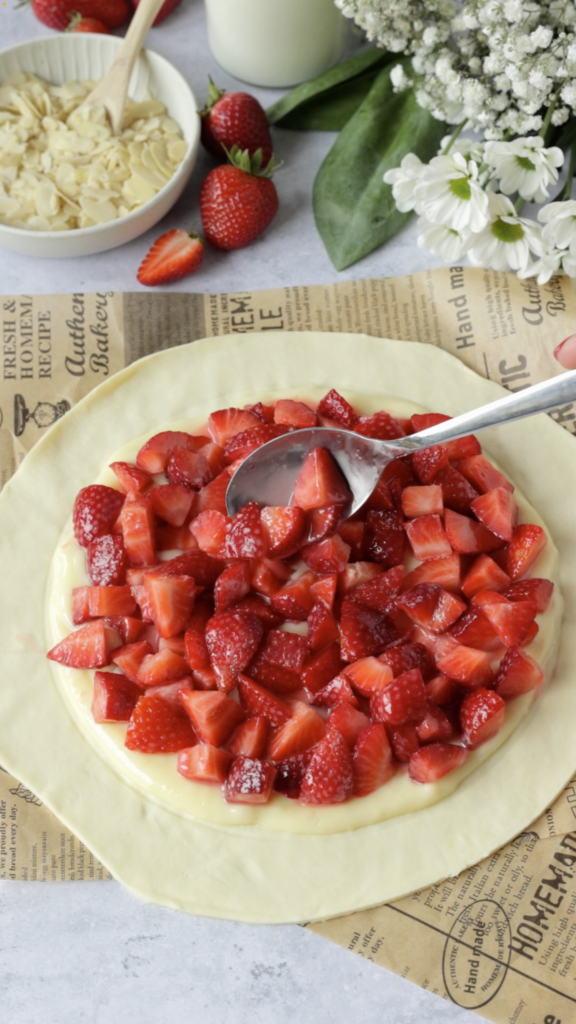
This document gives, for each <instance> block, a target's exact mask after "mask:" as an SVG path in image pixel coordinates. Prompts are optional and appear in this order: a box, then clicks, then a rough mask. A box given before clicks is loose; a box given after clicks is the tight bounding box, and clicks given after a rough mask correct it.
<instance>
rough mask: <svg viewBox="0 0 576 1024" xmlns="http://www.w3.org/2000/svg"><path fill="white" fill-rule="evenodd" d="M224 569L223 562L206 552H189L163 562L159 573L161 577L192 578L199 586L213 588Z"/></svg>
mask: <svg viewBox="0 0 576 1024" xmlns="http://www.w3.org/2000/svg"><path fill="white" fill-rule="evenodd" d="M223 568H224V563H223V562H220V561H219V560H218V559H216V558H211V557H210V555H207V554H205V553H204V551H187V552H185V554H183V555H178V556H177V557H176V558H171V559H169V561H167V562H161V563H160V566H159V569H158V571H159V573H160V575H161V576H192V578H193V579H194V580H195V582H196V584H197V586H199V587H213V586H214V584H215V582H216V580H217V579H218V577H219V575H220V573H221V572H222V570H223ZM154 571H155V570H154Z"/></svg>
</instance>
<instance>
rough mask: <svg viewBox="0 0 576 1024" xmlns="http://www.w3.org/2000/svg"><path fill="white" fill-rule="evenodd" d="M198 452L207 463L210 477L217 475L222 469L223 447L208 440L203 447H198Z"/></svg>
mask: <svg viewBox="0 0 576 1024" xmlns="http://www.w3.org/2000/svg"><path fill="white" fill-rule="evenodd" d="M198 454H199V455H201V456H202V458H203V459H205V460H206V462H207V463H208V468H209V470H210V479H211V480H213V479H214V477H216V476H218V475H219V474H220V473H221V472H222V470H223V469H224V466H225V461H224V449H223V448H221V447H220V445H219V444H214V442H213V441H209V442H208V444H205V445H204V447H203V448H201V449H200V451H199V452H198Z"/></svg>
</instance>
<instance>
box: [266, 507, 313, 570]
mask: <svg viewBox="0 0 576 1024" xmlns="http://www.w3.org/2000/svg"><path fill="white" fill-rule="evenodd" d="M261 524H262V529H263V530H264V534H265V537H266V541H267V546H268V551H267V554H268V555H269V557H270V558H288V557H289V556H290V555H293V554H295V552H296V551H298V549H299V547H300V544H301V542H302V540H303V538H304V532H305V530H306V525H307V520H306V513H305V512H304V510H303V509H301V508H295V507H292V506H290V505H287V506H277V507H272V506H268V507H267V508H263V509H262V514H261Z"/></svg>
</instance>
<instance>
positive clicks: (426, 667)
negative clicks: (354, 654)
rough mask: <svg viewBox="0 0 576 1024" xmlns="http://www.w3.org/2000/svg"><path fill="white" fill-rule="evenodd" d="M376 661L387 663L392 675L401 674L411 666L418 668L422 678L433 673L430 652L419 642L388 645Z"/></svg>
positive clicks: (427, 677)
mask: <svg viewBox="0 0 576 1024" xmlns="http://www.w3.org/2000/svg"><path fill="white" fill-rule="evenodd" d="M378 661H381V662H383V663H384V664H385V665H389V666H390V668H391V669H392V674H393V675H394V676H401V675H402V674H403V673H404V672H408V671H409V670H410V669H411V668H419V669H420V672H421V673H422V678H423V679H425V680H426V679H430V678H431V676H433V675H434V671H435V669H434V661H433V659H432V658H431V656H430V652H429V651H428V649H427V648H426V647H425V646H424V644H420V643H412V644H400V645H399V646H398V647H389V648H388V649H387V650H386V651H384V653H383V654H381V655H380V657H379V658H378Z"/></svg>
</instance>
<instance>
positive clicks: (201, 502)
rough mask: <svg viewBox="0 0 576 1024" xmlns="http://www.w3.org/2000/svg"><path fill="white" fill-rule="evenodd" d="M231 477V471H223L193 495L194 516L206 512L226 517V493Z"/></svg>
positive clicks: (228, 469)
mask: <svg viewBox="0 0 576 1024" xmlns="http://www.w3.org/2000/svg"><path fill="white" fill-rule="evenodd" d="M231 477H232V470H231V469H230V468H227V469H224V470H222V472H221V473H219V474H218V476H217V477H215V478H214V480H211V481H210V483H209V484H206V486H205V487H203V488H202V489H201V490H200V491H198V493H197V494H196V495H194V505H193V510H194V512H195V514H196V515H199V514H200V513H201V512H208V511H214V512H221V513H222V515H226V491H227V490H228V484H229V483H230V480H231Z"/></svg>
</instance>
